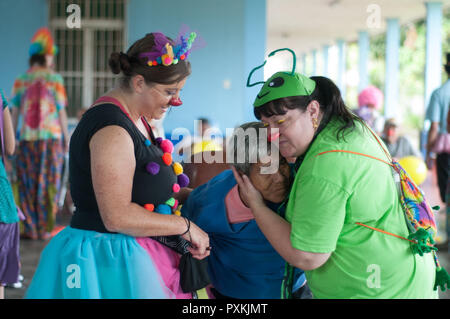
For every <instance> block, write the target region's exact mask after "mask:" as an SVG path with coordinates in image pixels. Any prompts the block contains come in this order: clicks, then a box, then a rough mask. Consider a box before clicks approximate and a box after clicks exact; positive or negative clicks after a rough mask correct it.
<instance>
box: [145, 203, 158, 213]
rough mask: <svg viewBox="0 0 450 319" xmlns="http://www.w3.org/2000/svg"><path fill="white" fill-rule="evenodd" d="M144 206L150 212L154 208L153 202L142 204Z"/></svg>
mask: <svg viewBox="0 0 450 319" xmlns="http://www.w3.org/2000/svg"><path fill="white" fill-rule="evenodd" d="M144 208H145V209H146V210H148V211H150V212H152V211H154V210H155V205H153V204H145V205H144Z"/></svg>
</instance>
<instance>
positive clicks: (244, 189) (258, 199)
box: [232, 167, 266, 210]
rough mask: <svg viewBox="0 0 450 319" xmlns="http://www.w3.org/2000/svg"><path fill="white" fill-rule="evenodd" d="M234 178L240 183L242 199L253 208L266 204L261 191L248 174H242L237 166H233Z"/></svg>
mask: <svg viewBox="0 0 450 319" xmlns="http://www.w3.org/2000/svg"><path fill="white" fill-rule="evenodd" d="M232 170H233V174H234V178H235V179H236V182H237V183H238V185H239V189H240V192H239V194H240V195H241V197H242V201H243V202H244V204H246V205H247V206H248V207H250V208H251V209H252V210H254V208H257V207H261V206H266V204H265V203H264V199H263V197H262V195H261V193H260V192H259V191H258V190H257V189H256V188H255V186H253V184H252V182H251V181H250V179H249V178H248V176H247V175H244V174H243V175H240V174H239V173H238V172H237V170H236V168H234V167H232Z"/></svg>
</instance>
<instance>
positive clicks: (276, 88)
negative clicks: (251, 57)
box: [247, 48, 316, 107]
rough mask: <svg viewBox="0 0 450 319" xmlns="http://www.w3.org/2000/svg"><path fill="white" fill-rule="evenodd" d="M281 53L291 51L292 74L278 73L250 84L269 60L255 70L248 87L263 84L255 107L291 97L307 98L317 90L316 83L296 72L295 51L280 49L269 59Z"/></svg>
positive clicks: (271, 54) (250, 75)
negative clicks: (254, 75) (265, 79)
mask: <svg viewBox="0 0 450 319" xmlns="http://www.w3.org/2000/svg"><path fill="white" fill-rule="evenodd" d="M279 51H289V52H290V53H291V54H292V57H293V63H292V71H291V72H284V71H281V72H277V73H275V74H274V75H272V76H271V77H270V78H269V79H267V81H265V82H264V81H260V82H255V83H252V84H250V79H251V77H252V75H253V73H254V72H255V71H256V70H258V69H260V68H262V67H264V65H265V64H266V62H267V60H265V61H264V63H263V64H261V65H260V66H257V67H256V68H254V69H253V70H252V71H251V72H250V74H249V75H248V79H247V87H252V86H255V85H258V84H263V87H262V88H261V90H260V91H259V93H258V94H257V95H256V99H255V102H254V103H253V106H254V107H258V106H261V105H263V104H265V103H267V102H270V101H273V100H276V99H279V98H283V97H290V96H306V95H311V93H312V92H313V91H314V89H315V88H316V82H314V81H313V80H311V79H310V78H308V77H306V76H304V75H303V74H299V73H296V72H295V65H296V57H295V53H294V51H292V50H291V49H288V48H284V49H278V50H275V51H272V52H270V53H269V57H271V56H273V55H275V53H277V52H279Z"/></svg>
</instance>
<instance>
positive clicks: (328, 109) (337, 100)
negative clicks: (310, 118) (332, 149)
mask: <svg viewBox="0 0 450 319" xmlns="http://www.w3.org/2000/svg"><path fill="white" fill-rule="evenodd" d="M311 79H312V80H314V82H316V88H315V90H314V91H313V93H312V94H311V96H310V99H311V100H316V101H318V102H319V104H320V109H321V110H322V112H323V117H322V121H321V126H322V127H324V126H326V125H327V124H328V123H329V122H330V120H331V119H332V118H334V117H336V118H338V119H340V120H341V121H342V122H343V125H342V126H341V127H340V128H339V130H338V132H337V135H336V138H337V139H338V140H339V138H340V137H342V138H344V135H345V134H346V132H347V131H353V130H354V129H355V121H361V119H360V118H359V117H358V116H357V115H355V114H353V113H352V112H351V111H350V110H349V109H348V107H347V106H346V105H345V103H344V100H343V99H342V95H341V91H340V90H339V88H338V87H337V86H336V84H334V83H333V81H331V80H330V79H328V78H326V77H323V76H312V77H311Z"/></svg>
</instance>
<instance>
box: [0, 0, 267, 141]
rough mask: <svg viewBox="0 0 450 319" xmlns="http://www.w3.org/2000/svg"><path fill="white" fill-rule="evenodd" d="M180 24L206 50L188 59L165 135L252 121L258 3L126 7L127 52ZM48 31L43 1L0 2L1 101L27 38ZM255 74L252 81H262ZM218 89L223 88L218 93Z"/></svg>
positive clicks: (142, 0)
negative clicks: (198, 124) (200, 121)
mask: <svg viewBox="0 0 450 319" xmlns="http://www.w3.org/2000/svg"><path fill="white" fill-rule="evenodd" d="M182 24H186V25H188V26H189V27H190V28H191V29H192V30H194V31H197V32H198V33H199V35H200V36H201V37H202V38H203V39H204V42H205V43H206V46H205V47H203V48H202V49H199V50H197V51H194V52H193V53H192V54H191V56H190V57H189V60H190V61H191V64H192V75H191V76H190V78H189V80H188V81H187V83H186V86H185V87H184V90H183V92H182V100H183V102H184V104H183V106H182V107H181V108H174V109H173V110H171V111H170V113H169V114H168V115H167V116H166V119H165V121H164V127H165V130H166V133H167V132H169V133H170V132H171V131H172V130H173V129H174V128H177V127H185V128H187V129H188V130H189V131H191V133H192V132H193V130H194V120H195V119H197V118H199V117H207V118H209V119H210V120H212V122H213V124H215V125H216V126H218V127H219V128H220V129H221V130H222V132H223V134H225V130H226V128H233V127H235V126H237V125H239V124H241V123H243V122H246V121H251V120H254V116H253V108H252V103H253V100H254V98H255V96H256V94H257V93H258V90H259V88H260V87H258V86H257V87H252V88H247V87H246V82H247V76H248V74H249V73H250V71H251V69H252V68H254V67H255V66H257V65H259V64H261V63H262V62H263V61H264V55H265V50H266V1H265V0H189V1H186V0H172V1H166V0H128V1H127V27H126V29H127V30H126V31H127V39H128V45H131V44H132V43H133V42H134V41H136V40H137V39H139V38H141V37H143V36H144V35H145V34H146V33H148V32H154V31H161V32H164V33H165V34H167V35H169V36H171V37H175V36H176V35H177V34H178V31H179V29H180V27H181V25H182ZM47 25H48V3H47V1H46V0H1V1H0V34H1V36H2V41H1V46H2V47H1V49H0V61H1V73H0V88H3V89H4V90H5V92H6V93H7V95H9V94H10V92H11V90H12V85H13V83H14V79H15V78H16V77H17V75H19V74H20V73H23V72H25V71H26V70H27V68H28V48H29V45H30V40H31V38H32V36H33V34H34V32H35V31H36V30H37V29H38V28H39V27H42V26H47ZM262 79H263V72H257V73H256V74H255V75H254V77H253V81H261V80H262ZM224 83H228V85H229V87H228V88H224Z"/></svg>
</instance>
